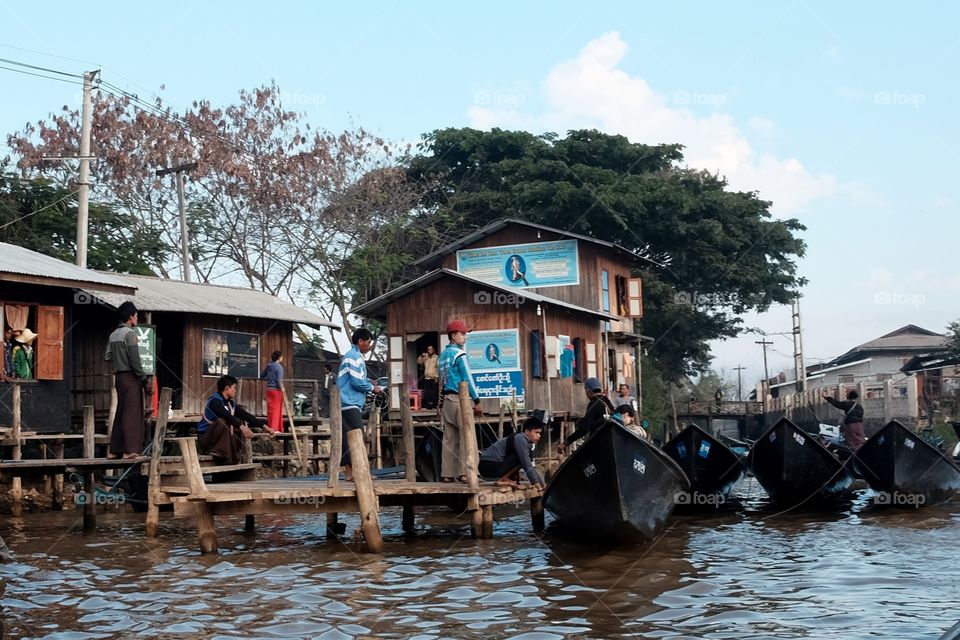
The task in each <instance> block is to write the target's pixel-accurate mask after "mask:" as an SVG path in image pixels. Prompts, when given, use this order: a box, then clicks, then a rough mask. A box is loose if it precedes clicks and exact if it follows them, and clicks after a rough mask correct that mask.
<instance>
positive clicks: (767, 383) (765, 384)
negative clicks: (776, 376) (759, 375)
mask: <svg viewBox="0 0 960 640" xmlns="http://www.w3.org/2000/svg"><path fill="white" fill-rule="evenodd" d="M754 342H755V343H756V344H759V345H760V346H762V347H763V384H762V385H760V389H761V390H762V391H763V415H764V416H766V415H767V395H768V392H769V390H770V370H769V369H767V346H768V345H771V344H773V341H772V340H754Z"/></svg>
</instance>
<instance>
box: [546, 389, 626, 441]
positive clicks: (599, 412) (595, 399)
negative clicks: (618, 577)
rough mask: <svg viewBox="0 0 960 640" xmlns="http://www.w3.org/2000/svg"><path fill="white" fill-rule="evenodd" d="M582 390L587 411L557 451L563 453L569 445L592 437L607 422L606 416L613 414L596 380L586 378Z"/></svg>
mask: <svg viewBox="0 0 960 640" xmlns="http://www.w3.org/2000/svg"><path fill="white" fill-rule="evenodd" d="M583 390H584V391H585V392H586V394H587V399H588V401H589V402H588V403H587V410H586V411H585V412H584V414H583V417H582V418H580V419H579V420H577V428H576V429H575V430H574V432H573V433H571V434H570V435H569V436H567V437H566V438H564V440H563V442H561V443H560V444H559V445H558V446H557V451H559V452H560V453H564V452H565V451H566V449H567V447H569V446H570V445H571V444H573V443H574V442H576V441H577V440H579V439H580V438H583V437H584V436H592V435H593V434H594V432H595V431H596V430H597V429H599V428H600V425H602V424H603V423H604V422H606V420H607V414H608V413H613V405H612V404H610V401H609V400H608V399H607V397H606V396H605V395H603V386H602V385H601V384H600V381H599V380H597V379H596V378H587V379H586V380H585V381H584V383H583Z"/></svg>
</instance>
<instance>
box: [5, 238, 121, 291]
mask: <svg viewBox="0 0 960 640" xmlns="http://www.w3.org/2000/svg"><path fill="white" fill-rule="evenodd" d="M5 273H7V274H12V275H14V276H26V277H28V278H31V279H36V283H37V284H42V285H47V286H63V287H77V288H79V287H81V286H83V285H90V286H93V285H102V286H107V287H114V288H115V289H114V290H116V289H121V290H129V291H131V292H132V290H133V289H134V288H135V287H136V285H131V284H129V283H127V282H124V281H122V280H120V279H119V278H118V277H117V276H116V275H115V274H112V273H103V272H100V271H94V270H93V269H84V268H83V267H78V266H77V265H75V264H70V263H69V262H64V261H63V260H58V259H56V258H51V257H50V256H46V255H44V254H42V253H37V252H36V251H31V250H30V249H25V248H24V247H19V246H17V245H15V244H7V243H6V242H0V280H2V279H4V278H3V274H5Z"/></svg>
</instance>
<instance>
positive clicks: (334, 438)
mask: <svg viewBox="0 0 960 640" xmlns="http://www.w3.org/2000/svg"><path fill="white" fill-rule="evenodd" d="M342 457H343V417H342V416H341V415H340V388H339V387H337V386H336V385H331V386H330V463H329V464H328V465H327V476H328V477H327V486H328V487H330V488H331V489H334V488H336V487H338V486H340V459H341V458H342Z"/></svg>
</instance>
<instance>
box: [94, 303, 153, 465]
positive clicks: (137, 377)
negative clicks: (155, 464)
mask: <svg viewBox="0 0 960 640" xmlns="http://www.w3.org/2000/svg"><path fill="white" fill-rule="evenodd" d="M117 315H118V316H119V320H120V325H119V326H118V327H117V328H116V329H115V330H114V331H113V333H111V334H110V338H109V340H107V349H106V353H105V354H104V359H105V360H106V361H107V362H110V363H111V364H112V365H113V374H114V380H115V382H114V385H115V386H116V389H117V412H116V414H115V415H114V418H113V431H112V432H111V435H110V448H109V451H108V453H107V458H119V457H120V456H121V455H122V456H123V457H124V458H135V457H136V456H138V455H140V451H141V449H142V448H143V434H144V429H145V424H144V417H145V416H144V402H143V394H144V392H146V393H147V394H148V395H149V394H152V393H153V385H152V384H149V380H148V376H147V374H146V373H145V372H144V370H143V365H142V364H141V363H140V347H139V346H138V341H137V332H136V330H135V329H134V327H136V326H137V307H136V306H134V304H133V303H132V302H130V301H129V300H127V301H126V302H124V303H123V304H121V305H120V307H119V308H118V309H117Z"/></svg>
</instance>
